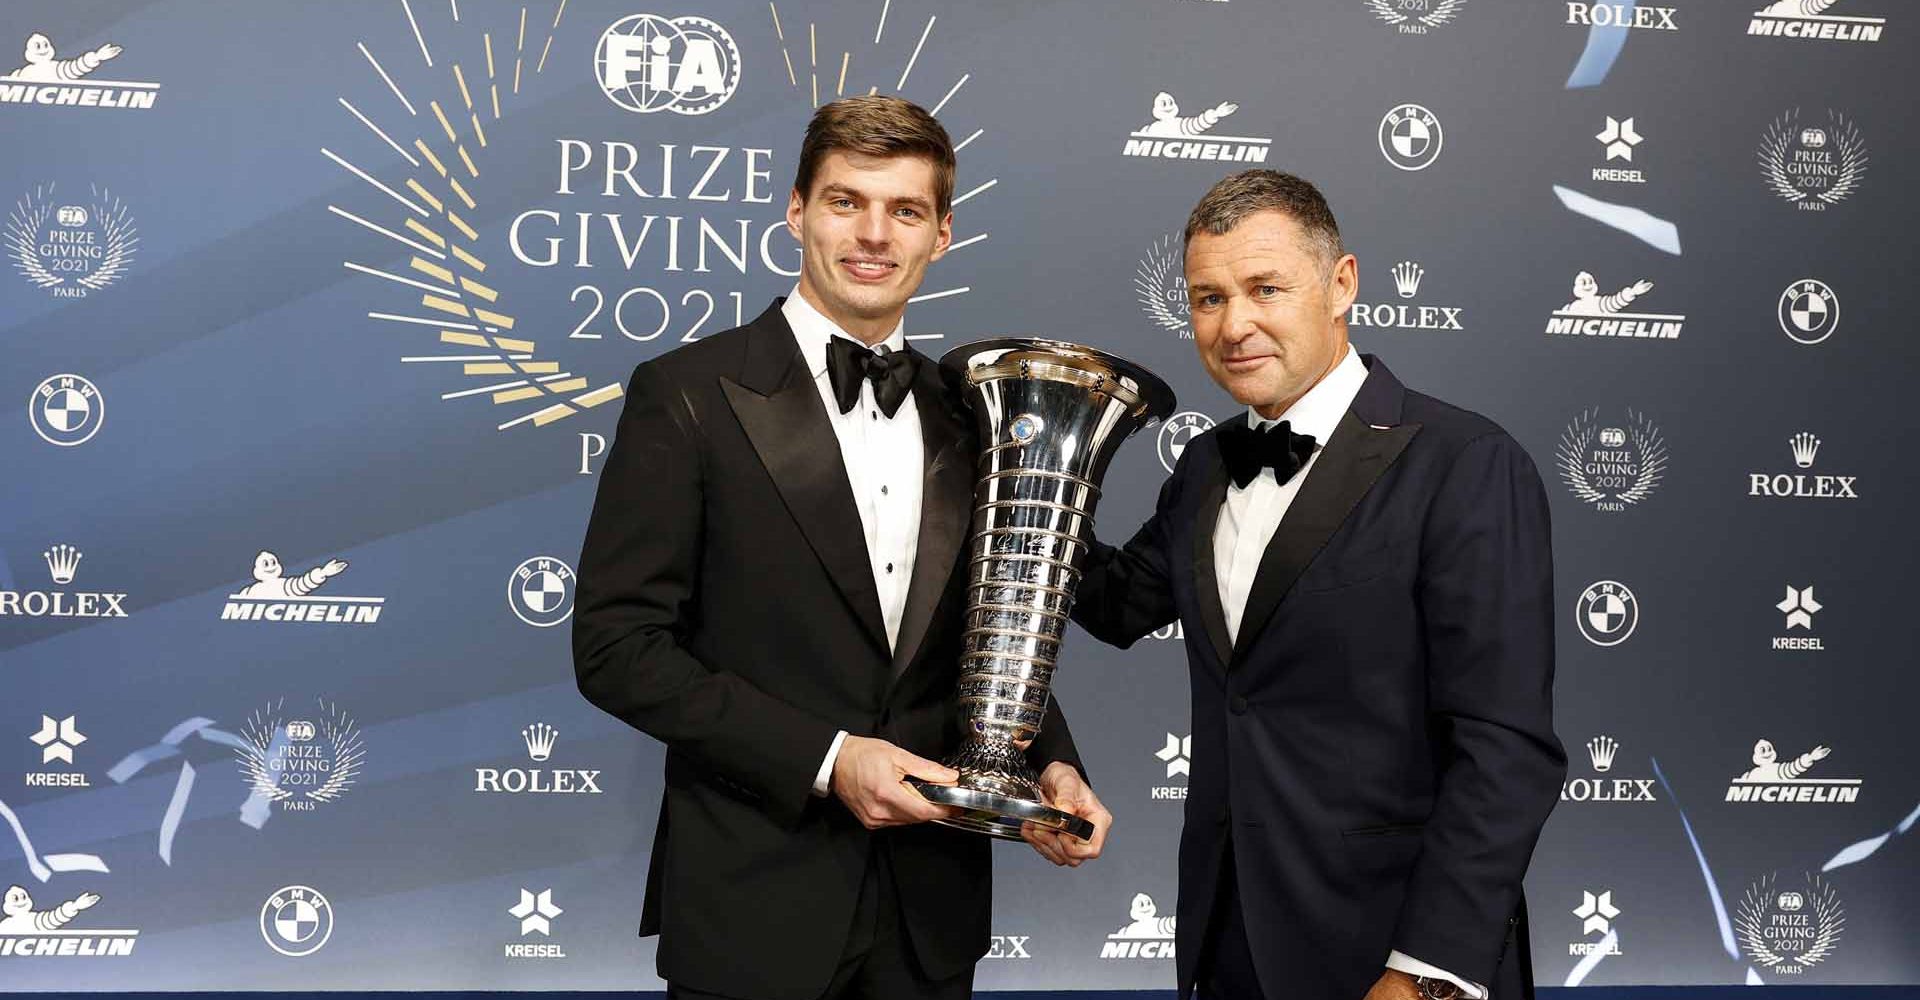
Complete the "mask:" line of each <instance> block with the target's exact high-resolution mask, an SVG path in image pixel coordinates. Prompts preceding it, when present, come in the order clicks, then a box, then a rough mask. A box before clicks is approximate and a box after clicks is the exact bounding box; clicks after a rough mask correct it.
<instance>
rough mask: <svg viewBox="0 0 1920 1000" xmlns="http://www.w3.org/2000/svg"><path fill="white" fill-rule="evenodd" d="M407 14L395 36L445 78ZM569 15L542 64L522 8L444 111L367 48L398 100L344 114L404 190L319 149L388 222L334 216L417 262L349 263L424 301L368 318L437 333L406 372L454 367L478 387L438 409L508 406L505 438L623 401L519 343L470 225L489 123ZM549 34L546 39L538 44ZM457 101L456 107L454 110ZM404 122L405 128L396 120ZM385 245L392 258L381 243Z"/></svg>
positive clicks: (363, 46) (459, 70)
mask: <svg viewBox="0 0 1920 1000" xmlns="http://www.w3.org/2000/svg"><path fill="white" fill-rule="evenodd" d="M399 4H400V13H402V14H404V25H402V24H399V23H395V24H394V30H395V32H396V33H398V32H399V31H401V30H403V29H404V30H405V31H406V32H407V33H410V34H411V35H412V36H413V39H412V40H413V42H414V43H415V44H416V45H417V46H418V48H419V54H420V58H421V59H422V60H423V61H424V62H425V64H426V66H427V67H428V68H429V69H438V67H436V64H435V62H434V57H433V51H432V48H431V46H430V45H429V44H428V36H427V34H426V32H424V31H423V30H422V28H421V19H420V18H419V17H418V16H416V12H415V10H414V7H413V4H412V2H411V0H399ZM448 7H449V13H450V14H451V16H452V18H453V20H454V21H455V22H458V21H459V20H460V4H459V0H449V2H448ZM566 10H567V0H559V3H558V4H557V5H556V6H555V7H554V9H553V17H552V19H551V21H550V22H548V21H547V19H546V18H545V17H541V18H540V19H538V20H537V21H534V22H533V24H534V27H533V32H534V34H533V38H534V40H535V41H536V42H538V45H539V52H538V55H537V56H536V55H535V54H534V53H533V51H532V50H530V49H529V48H528V41H529V34H528V24H529V13H528V8H527V7H526V6H521V7H520V8H518V23H517V25H516V26H515V28H514V30H512V31H511V33H510V34H502V35H500V36H499V37H498V39H497V44H496V36H495V34H494V33H493V32H492V31H487V32H483V33H482V34H481V36H480V38H481V51H479V52H473V53H469V55H470V56H471V57H472V58H471V60H470V61H469V62H467V63H465V64H463V63H462V62H461V61H460V60H458V59H455V60H453V61H448V62H445V63H444V73H445V74H446V75H445V78H444V79H443V81H442V85H443V87H445V88H446V89H445V90H444V92H443V93H442V96H444V97H445V98H446V100H445V103H443V102H442V101H441V100H440V98H439V97H430V98H428V99H427V100H426V101H425V103H424V106H423V105H422V104H420V103H418V102H416V101H415V100H414V98H413V97H410V96H409V95H408V94H407V93H406V91H404V90H402V89H401V87H400V85H399V84H398V83H397V82H396V81H395V80H394V78H393V76H392V75H391V74H390V73H388V72H387V69H386V67H385V66H383V65H382V64H381V62H380V60H379V58H378V57H377V56H376V55H375V53H374V50H373V49H372V48H370V47H369V46H368V45H367V43H366V42H364V41H362V42H360V43H359V45H358V48H359V51H360V54H361V55H362V56H364V57H366V62H367V64H368V68H369V71H370V72H373V73H376V74H378V76H379V78H380V80H381V81H383V82H384V83H385V84H386V86H387V89H388V90H389V91H391V92H392V94H393V97H394V98H395V100H394V102H392V103H391V104H388V105H387V106H385V107H384V108H383V109H380V110H377V111H376V112H375V113H374V114H368V113H367V111H366V110H365V109H362V108H359V107H356V106H354V105H353V103H352V102H350V101H348V100H347V99H346V98H345V97H341V98H339V102H340V106H341V107H342V108H344V109H346V111H347V112H349V113H350V114H351V115H352V116H353V117H354V118H355V119H357V120H358V121H359V122H360V124H362V125H364V126H366V128H367V129H369V130H370V131H372V132H373V134H374V135H376V136H378V137H379V138H380V139H381V140H382V141H383V142H385V143H386V144H387V145H388V146H390V147H392V149H393V151H394V152H396V153H398V154H399V155H400V156H401V158H402V159H404V160H405V161H406V162H407V164H408V166H409V172H408V174H407V176H406V177H405V179H404V182H403V183H401V184H399V185H391V184H388V183H386V182H384V181H382V180H380V179H379V178H377V177H375V176H374V175H373V174H371V173H369V172H367V171H365V170H362V169H361V168H360V167H358V166H356V165H354V164H353V163H352V162H350V161H348V160H347V159H346V158H345V157H343V156H341V155H339V154H338V153H335V152H334V151H333V150H331V149H327V148H325V147H322V148H321V150H320V152H321V153H322V154H323V155H324V156H326V157H327V158H328V159H329V160H332V161H333V162H334V163H335V164H337V165H338V166H339V167H340V168H341V169H343V170H345V171H347V172H348V173H350V174H352V175H353V176H354V177H356V178H358V179H359V180H361V181H363V182H365V183H366V184H367V185H368V186H370V187H372V188H373V189H374V190H375V191H377V192H379V193H380V194H381V195H383V196H384V198H385V200H383V201H382V202H381V206H382V208H383V210H384V214H381V213H368V214H370V215H375V216H376V217H375V218H368V217H366V216H363V215H359V214H356V213H354V212H350V211H348V210H346V209H344V208H341V207H340V206H338V205H333V204H329V205H328V206H327V211H329V212H331V213H333V214H334V215H336V216H338V217H340V218H342V219H345V220H346V221H348V222H351V223H354V224H355V225H358V226H360V227H362V228H363V229H365V230H367V231H368V232H371V233H374V234H376V235H378V236H380V237H381V238H382V239H383V240H385V241H390V242H394V243H399V244H400V245H402V246H404V247H406V248H407V249H408V250H409V251H411V255H410V256H409V259H408V261H407V264H406V267H405V268H404V269H403V270H404V271H406V272H407V273H404V274H396V273H394V272H392V271H386V270H382V269H380V268H376V267H372V266H369V265H367V264H363V263H360V262H357V261H352V260H348V261H343V262H342V263H343V264H344V266H345V267H346V268H347V269H348V270H350V271H353V272H355V273H356V274H359V275H363V276H365V277H367V278H370V279H375V280H378V281H381V282H386V283H391V284H397V285H400V286H404V287H407V288H411V289H413V290H414V291H415V292H418V293H419V294H418V295H417V296H416V295H414V294H413V292H409V293H406V294H407V296H408V304H407V307H406V309H405V310H404V311H370V312H368V313H367V317H368V318H369V319H373V320H378V321H380V322H383V323H393V324H397V325H400V326H404V327H412V328H417V329H418V330H420V331H422V332H427V333H431V334H432V335H433V336H434V338H435V339H434V343H435V344H436V345H437V346H438V347H439V352H438V353H432V354H416V355H407V356H403V357H402V358H401V359H400V360H401V362H402V363H403V364H419V365H428V366H435V365H440V366H453V367H456V368H457V369H458V370H459V371H460V374H462V375H464V376H466V377H468V378H469V379H470V380H472V381H474V382H479V383H482V384H478V385H468V386H465V387H462V388H460V389H456V390H452V391H448V392H443V393H441V394H440V398H441V399H443V400H460V399H471V398H476V397H483V398H487V399H490V400H491V401H492V402H493V404H494V405H495V406H499V407H510V408H511V411H510V412H511V413H512V414H513V415H512V416H510V417H507V418H506V419H505V420H503V421H501V422H500V423H499V424H498V425H497V428H496V429H498V430H502V431H504V430H507V429H508V428H511V427H518V426H521V425H523V424H531V425H533V426H535V427H540V426H545V425H546V424H550V423H553V422H554V421H556V420H563V419H565V418H567V417H570V416H572V415H574V414H575V413H579V412H581V411H582V410H588V409H592V408H593V407H596V406H600V405H602V404H604V403H608V402H611V401H613V400H615V399H618V398H620V396H621V393H622V389H621V384H620V383H619V382H617V381H615V382H610V383H607V384H605V385H601V386H598V387H594V386H593V385H592V384H591V382H590V380H589V379H587V378H585V377H581V376H576V375H574V374H573V373H572V372H569V371H566V370H564V369H563V367H562V365H561V363H560V362H559V361H557V360H552V359H550V358H548V357H545V356H543V355H542V354H541V353H540V352H539V350H538V347H537V345H536V344H535V342H534V340H533V339H531V338H530V337H528V336H527V335H526V334H525V332H524V331H521V332H520V333H519V334H517V335H516V333H515V330H514V328H515V325H516V321H515V318H514V315H513V314H512V313H511V312H509V311H508V310H507V307H506V305H505V304H504V303H502V302H501V301H500V293H499V291H498V290H497V289H495V288H494V287H492V286H491V285H489V284H488V283H487V282H486V281H485V280H484V276H485V274H486V270H487V261H486V260H485V258H483V257H482V256H481V255H480V253H479V251H478V249H477V247H476V244H477V243H478V242H479V238H480V234H479V233H478V231H476V230H475V229H474V227H473V225H472V224H471V223H470V222H468V220H467V216H469V215H471V214H472V213H474V212H475V211H476V210H477V209H478V208H479V203H480V196H477V195H476V192H483V187H484V186H483V184H482V183H481V182H480V163H481V162H483V161H484V160H485V158H486V155H487V132H486V127H485V126H484V125H483V124H482V115H483V113H484V114H485V116H486V117H487V119H488V120H490V121H499V120H500V119H501V117H502V111H503V105H511V104H512V103H513V98H515V97H517V96H518V95H519V94H520V88H521V83H522V81H523V80H524V79H525V78H526V77H527V76H529V75H538V74H540V73H541V72H542V71H544V70H545V69H546V65H547V56H548V54H549V53H550V52H551V51H552V48H553V37H554V32H555V31H557V30H558V29H559V27H560V20H561V18H562V17H564V16H565V15H566ZM543 25H544V29H545V33H546V39H545V40H544V42H539V41H538V35H539V33H540V31H541V28H542V26H543ZM404 41H405V39H404V36H401V42H402V45H401V46H399V47H400V48H401V49H402V51H405V48H406V47H405V46H404ZM509 46H511V47H510V48H509ZM444 54H445V53H443V55H444ZM389 58H392V56H391V55H390V56H389ZM509 58H510V59H511V62H510V63H509V61H508V60H509ZM482 68H484V71H485V75H484V76H482V75H481V70H482ZM456 94H457V95H458V96H457V99H458V101H459V103H458V104H455V103H454V100H455V96H454V95H456ZM503 98H504V101H503ZM449 108H451V109H452V112H451V113H449V110H448V109H449ZM402 111H404V113H405V117H403V118H402V117H399V114H400V112H402ZM395 119H397V124H394V127H391V128H383V127H381V121H383V120H384V121H388V122H389V123H390V124H393V123H394V120H395ZM396 135H397V136H399V137H400V138H399V139H396V138H395V136H396ZM380 245H381V247H382V248H383V249H388V250H390V249H391V248H390V247H388V246H387V245H386V244H385V243H382V244H380Z"/></svg>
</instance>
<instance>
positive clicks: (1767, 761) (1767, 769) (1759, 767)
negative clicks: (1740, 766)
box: [1739, 740, 1833, 783]
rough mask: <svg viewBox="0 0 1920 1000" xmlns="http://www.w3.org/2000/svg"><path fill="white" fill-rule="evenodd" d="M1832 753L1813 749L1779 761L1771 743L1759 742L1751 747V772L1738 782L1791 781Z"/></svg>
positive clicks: (1766, 741)
mask: <svg viewBox="0 0 1920 1000" xmlns="http://www.w3.org/2000/svg"><path fill="white" fill-rule="evenodd" d="M1832 752H1833V751H1832V750H1831V749H1829V748H1827V747H1814V748H1813V749H1812V750H1809V751H1807V752H1806V753H1803V754H1801V755H1800V756H1799V758H1798V759H1795V760H1789V761H1781V760H1780V753H1779V751H1777V750H1775V749H1774V748H1773V741H1772V740H1761V741H1760V742H1758V743H1755V744H1754V745H1753V770H1751V771H1748V772H1747V773H1745V774H1743V775H1741V776H1740V778H1739V780H1741V781H1751V782H1766V783H1772V782H1776V781H1792V780H1794V779H1795V778H1798V777H1800V776H1801V775H1803V774H1805V773H1807V771H1808V770H1809V769H1811V768H1812V767H1813V765H1814V764H1815V763H1817V762H1819V761H1823V760H1826V759H1827V755H1828V754H1830V753H1832Z"/></svg>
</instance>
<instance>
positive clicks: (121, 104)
mask: <svg viewBox="0 0 1920 1000" xmlns="http://www.w3.org/2000/svg"><path fill="white" fill-rule="evenodd" d="M120 51H121V50H120V46H118V45H114V44H112V43H108V44H106V45H102V46H100V47H99V48H97V49H94V50H92V51H90V52H83V53H81V54H80V55H78V56H76V57H74V58H72V59H62V58H60V54H59V53H58V52H56V51H55V50H54V47H53V40H52V39H50V38H48V37H47V36H46V35H43V34H40V33H39V32H35V33H33V34H31V35H28V36H27V44H26V49H25V52H24V53H23V54H24V56H25V58H26V63H25V65H22V66H19V67H17V68H15V69H14V70H13V71H12V72H11V73H7V74H5V75H0V104H50V105H54V106H56V107H82V108H132V109H135V110H146V109H148V108H151V107H153V103H154V101H156V100H158V99H159V97H160V85H159V84H157V83H138V82H132V81H127V80H89V79H85V78H86V77H89V76H91V75H92V74H93V72H94V71H95V70H97V69H99V68H100V66H101V65H102V64H103V63H105V62H107V61H108V60H110V59H113V58H115V57H117V56H119V55H120ZM0 65H4V64H0Z"/></svg>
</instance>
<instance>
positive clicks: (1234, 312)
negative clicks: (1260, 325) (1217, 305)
mask: <svg viewBox="0 0 1920 1000" xmlns="http://www.w3.org/2000/svg"><path fill="white" fill-rule="evenodd" d="M1255 329H1256V327H1255V326H1254V325H1253V309H1252V307H1251V306H1250V305H1249V304H1248V303H1247V302H1246V300H1245V299H1244V298H1242V297H1241V296H1238V295H1236V296H1234V297H1232V298H1230V299H1228V300H1227V305H1226V309H1225V310H1223V312H1222V314H1221V316H1220V335H1221V336H1222V337H1224V338H1225V339H1226V342H1227V343H1228V344H1238V343H1240V342H1241V341H1243V340H1245V339H1247V338H1248V337H1250V336H1252V335H1253V332H1254V330H1255Z"/></svg>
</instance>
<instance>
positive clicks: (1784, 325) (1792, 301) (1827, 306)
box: [1779, 278, 1840, 344]
mask: <svg viewBox="0 0 1920 1000" xmlns="http://www.w3.org/2000/svg"><path fill="white" fill-rule="evenodd" d="M1779 315H1780V331H1781V332H1782V333H1785V334H1786V335H1787V336H1788V337H1790V338H1792V340H1793V342H1794V343H1796V344H1818V343H1820V342H1822V341H1824V340H1826V339H1827V338H1828V337H1831V336H1833V331H1834V330H1836V329H1838V328H1839V326H1840V297H1839V296H1838V295H1835V294H1834V293H1833V289H1832V288H1831V287H1829V286H1828V285H1827V283H1826V282H1824V281H1821V280H1819V279H1817V278H1801V279H1800V280H1799V281H1796V282H1794V283H1793V284H1791V285H1788V286H1787V289H1786V291H1784V292H1781V293H1780V305H1779Z"/></svg>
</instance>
